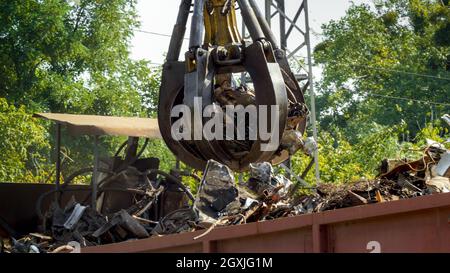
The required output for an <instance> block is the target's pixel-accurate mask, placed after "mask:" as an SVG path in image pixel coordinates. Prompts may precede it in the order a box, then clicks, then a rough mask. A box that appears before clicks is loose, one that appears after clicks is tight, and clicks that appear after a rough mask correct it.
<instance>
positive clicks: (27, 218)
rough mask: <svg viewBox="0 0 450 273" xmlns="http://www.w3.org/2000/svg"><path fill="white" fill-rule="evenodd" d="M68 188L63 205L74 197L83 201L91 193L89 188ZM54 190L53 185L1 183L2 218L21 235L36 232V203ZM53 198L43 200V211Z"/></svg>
mask: <svg viewBox="0 0 450 273" xmlns="http://www.w3.org/2000/svg"><path fill="white" fill-rule="evenodd" d="M67 188H68V189H69V190H70V191H69V193H67V194H64V195H63V196H62V199H61V201H62V203H65V202H67V201H68V200H69V199H70V198H71V197H72V196H75V197H76V199H77V200H83V199H85V198H86V196H87V195H88V193H89V191H88V190H89V187H88V186H75V185H74V186H72V185H70V186H68V187H67ZM54 189H55V185H52V184H32V183H0V217H1V218H2V219H3V220H4V221H5V222H7V223H8V224H9V225H10V226H11V227H12V228H13V229H14V230H15V231H17V232H19V233H22V234H26V233H29V232H32V231H35V230H36V228H37V225H38V224H39V219H38V216H37V214H36V202H37V200H38V198H39V197H40V196H41V195H42V194H44V193H46V192H50V191H52V190H54ZM52 196H53V195H50V196H49V197H48V198H45V199H44V200H43V202H42V208H43V211H45V210H46V208H48V206H49V205H50V203H51V201H52V200H53V199H52Z"/></svg>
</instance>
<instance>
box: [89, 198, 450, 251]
mask: <svg viewBox="0 0 450 273" xmlns="http://www.w3.org/2000/svg"><path fill="white" fill-rule="evenodd" d="M449 217H450V193H446V194H437V195H431V196H423V197H418V198H414V199H408V200H400V201H395V202H388V203H381V204H373V205H367V206H360V207H353V208H346V209H340V210H335V211H327V212H323V213H317V214H310V215H302V216H296V217H290V218H283V219H278V220H274V221H265V222H259V223H250V224H246V225H240V226H231V227H221V228H216V229H214V230H213V231H211V232H210V233H209V234H207V235H206V236H204V237H202V238H200V239H198V240H194V238H195V237H196V236H198V235H201V234H202V233H203V232H204V231H197V232H192V233H183V234H175V235H168V236H163V237H155V238H149V239H143V240H136V241H129V242H122V243H117V244H111V245H104V246H98V247H90V248H84V249H82V252H84V253H93V252H184V253H188V252H221V253H228V252H238V253H246V252H247V253H248V252H252V253H273V252H284V253H287V252H300V253H302V252H341V253H342V252H372V251H380V252H450V223H449Z"/></svg>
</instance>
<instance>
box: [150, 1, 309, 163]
mask: <svg viewBox="0 0 450 273" xmlns="http://www.w3.org/2000/svg"><path fill="white" fill-rule="evenodd" d="M236 5H238V6H239V8H240V10H241V13H242V18H243V21H244V23H245V25H246V27H247V29H248V30H249V33H250V37H251V40H244V39H243V38H241V36H240V34H239V32H238V30H237V23H236ZM191 6H192V0H183V1H181V5H180V9H179V14H178V18H177V23H176V25H175V27H174V30H173V33H172V40H171V42H170V47H169V51H168V55H167V61H166V63H165V64H164V68H163V75H162V84H161V90H160V98H159V115H158V120H159V126H160V130H161V134H162V136H163V138H164V140H165V142H166V144H167V146H168V147H169V148H170V149H171V151H172V152H173V153H174V154H175V155H176V156H177V158H178V159H180V160H181V161H183V162H185V163H186V164H188V165H190V166H192V167H194V168H196V169H203V168H204V167H205V165H206V162H207V161H208V160H209V159H214V160H216V161H218V162H220V163H223V164H226V165H227V166H229V167H230V168H231V169H233V170H237V171H242V170H245V169H247V168H248V166H249V164H250V163H255V162H263V161H269V162H272V163H273V164H278V163H281V162H283V161H285V160H286V159H287V158H288V157H289V155H290V154H293V153H295V152H296V151H297V150H298V149H300V148H301V145H302V136H303V133H304V131H305V127H306V118H307V115H308V109H307V107H306V105H305V103H304V97H303V92H302V89H301V88H300V86H299V84H298V82H297V81H296V79H295V76H294V75H293V73H292V72H291V70H290V68H289V65H288V61H287V59H286V55H285V53H284V51H283V50H282V49H280V48H279V46H278V44H277V41H276V39H275V38H274V35H273V33H272V32H271V30H270V27H269V26H268V24H267V22H266V21H265V19H264V18H263V17H262V14H261V12H260V11H259V9H258V7H257V6H256V4H255V2H254V0H195V1H194V5H193V6H194V10H193V15H192V25H191V33H190V40H189V50H188V51H187V52H186V54H185V61H184V62H181V61H179V56H180V51H181V47H182V43H183V38H184V35H185V32H186V24H187V20H188V17H189V14H190V9H191ZM236 73H239V74H242V75H245V74H243V73H248V74H249V75H250V78H251V81H252V82H253V87H252V88H251V87H250V85H245V82H242V84H240V85H239V84H237V82H238V80H237V79H235V77H234V75H233V74H236ZM242 78H244V77H242ZM180 105H184V106H186V107H188V109H189V110H190V111H189V113H185V112H183V114H184V116H182V118H183V119H184V120H185V121H187V123H183V124H184V125H183V126H182V131H183V130H187V131H189V133H188V134H189V135H190V138H184V139H179V138H174V135H173V134H174V131H173V128H174V127H173V125H174V124H176V123H177V122H179V120H180V116H174V115H173V113H172V110H173V109H174V108H176V107H177V106H180ZM229 106H234V107H240V106H242V107H243V108H244V107H247V106H254V108H255V109H257V110H259V109H261V108H264V109H266V110H267V111H263V112H261V111H257V112H256V113H257V114H258V119H257V120H258V125H261V122H260V121H261V120H264V121H268V124H267V125H266V127H267V128H266V129H269V130H268V131H269V137H262V135H261V134H260V130H259V131H258V132H257V133H255V132H253V131H252V130H253V129H254V127H252V126H251V125H254V124H248V123H251V122H254V121H255V120H253V119H252V117H251V116H252V114H251V113H247V115H246V114H245V113H246V112H244V116H243V117H244V118H243V119H244V120H245V121H246V125H245V126H246V127H245V128H244V133H243V134H242V133H239V132H237V131H236V130H237V129H238V127H239V125H238V126H236V125H235V124H234V121H235V120H236V119H237V116H238V115H239V114H236V115H237V116H236V115H234V114H233V115H232V116H229V115H228V116H227V115H224V116H221V117H219V119H221V120H222V121H224V123H223V124H225V125H223V128H214V130H216V132H217V130H219V129H220V130H219V132H221V133H220V134H221V136H223V137H222V138H213V139H211V138H208V137H205V136H204V132H203V127H204V125H205V124H207V123H208V122H209V121H211V119H212V118H214V115H212V114H211V113H210V114H211V115H210V117H206V118H205V117H204V115H203V112H204V111H205V112H208V111H209V112H213V113H214V114H215V115H217V112H216V111H215V109H216V110H217V109H219V110H223V112H226V111H225V110H226V109H228V107H229ZM274 106H275V107H274ZM208 107H209V110H206V109H207V108H208ZM216 118H217V117H216ZM238 122H239V121H238ZM229 124H232V125H231V126H232V131H233V134H230V132H229V131H230V130H227V129H229V128H225V127H227V126H229ZM197 125H200V126H197ZM216 127H217V126H216ZM187 131H185V132H187ZM222 132H223V133H222ZM178 133H180V132H178ZM253 133H254V135H255V136H256V138H252V137H251V136H252V135H253ZM273 143H276V147H270V148H267V147H268V146H270V145H268V144H273Z"/></svg>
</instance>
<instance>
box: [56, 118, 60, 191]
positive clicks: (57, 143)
mask: <svg viewBox="0 0 450 273" xmlns="http://www.w3.org/2000/svg"><path fill="white" fill-rule="evenodd" d="M55 148H56V159H55V160H56V181H55V184H56V190H57V191H59V190H60V185H61V124H60V123H56V147H55Z"/></svg>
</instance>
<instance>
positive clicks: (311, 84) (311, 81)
mask: <svg viewBox="0 0 450 273" xmlns="http://www.w3.org/2000/svg"><path fill="white" fill-rule="evenodd" d="M304 4H305V26H306V33H305V40H306V47H307V51H308V69H309V73H308V77H309V94H310V97H311V123H312V127H313V137H314V140H315V141H316V142H318V134H317V124H316V122H317V121H316V97H315V93H314V79H313V69H312V52H311V36H310V32H311V31H310V28H309V9H308V0H304ZM314 162H315V170H316V183H317V184H319V183H320V168H319V149H316V150H315V151H314Z"/></svg>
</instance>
